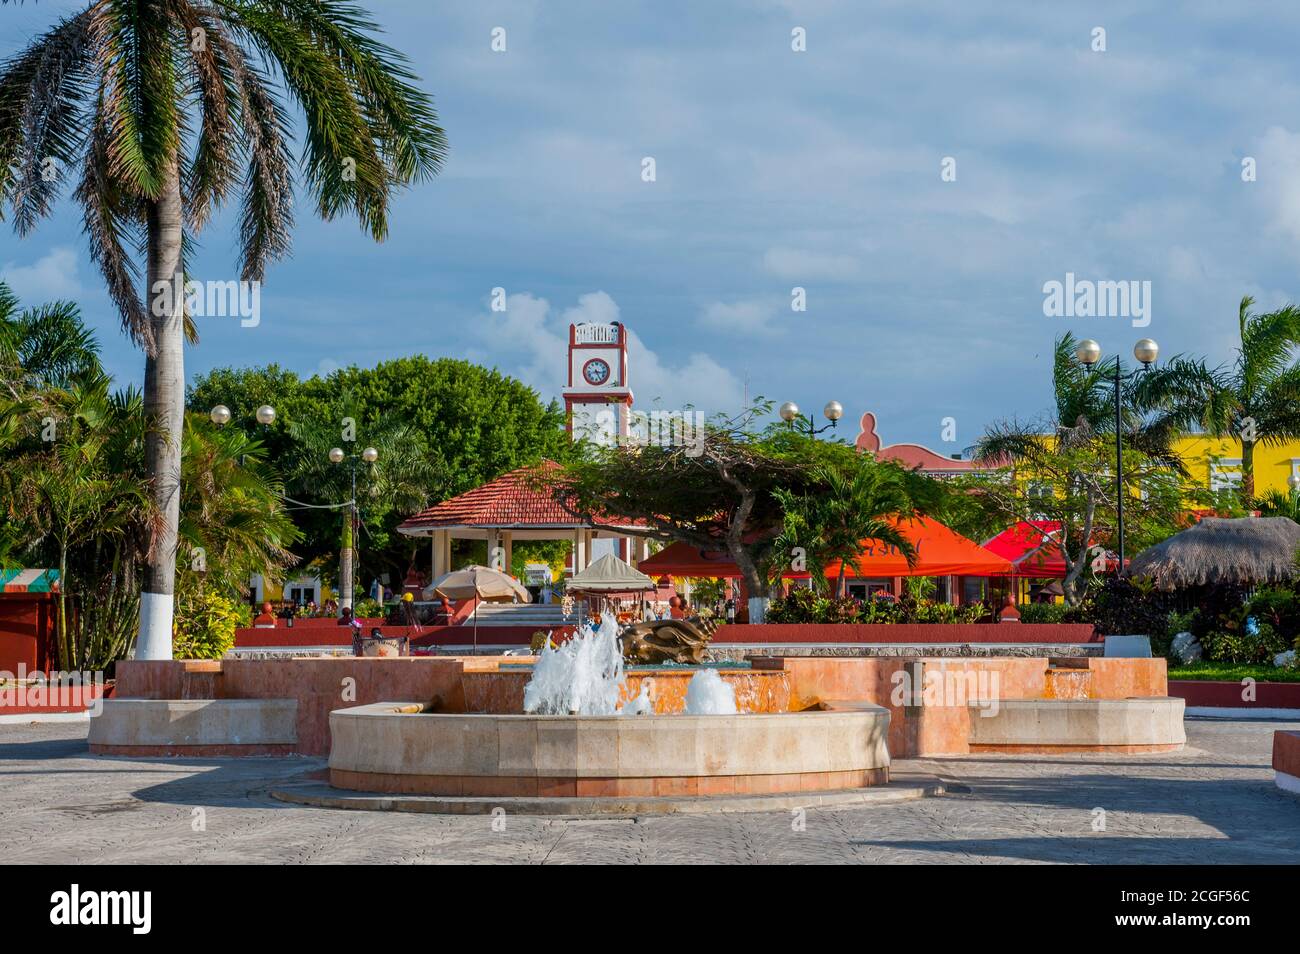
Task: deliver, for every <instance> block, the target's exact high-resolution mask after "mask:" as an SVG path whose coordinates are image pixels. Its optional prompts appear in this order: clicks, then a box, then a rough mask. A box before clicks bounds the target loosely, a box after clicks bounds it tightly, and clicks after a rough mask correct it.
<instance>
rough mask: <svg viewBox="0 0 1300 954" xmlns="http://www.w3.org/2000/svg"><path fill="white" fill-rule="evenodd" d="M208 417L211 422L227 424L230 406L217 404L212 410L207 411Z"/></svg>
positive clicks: (218, 424) (219, 424)
mask: <svg viewBox="0 0 1300 954" xmlns="http://www.w3.org/2000/svg"><path fill="white" fill-rule="evenodd" d="M208 417H209V418H211V419H212V423H213V424H216V425H217V426H221V425H222V424H229V423H230V408H228V407H226V406H225V405H224V404H218V405H217V406H216V407H214V408H213V409H212V410H210V411H208Z"/></svg>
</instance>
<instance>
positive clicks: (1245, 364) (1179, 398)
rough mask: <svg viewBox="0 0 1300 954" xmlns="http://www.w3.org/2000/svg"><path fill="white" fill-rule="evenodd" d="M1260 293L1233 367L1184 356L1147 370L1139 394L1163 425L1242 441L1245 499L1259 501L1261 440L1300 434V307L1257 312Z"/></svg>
mask: <svg viewBox="0 0 1300 954" xmlns="http://www.w3.org/2000/svg"><path fill="white" fill-rule="evenodd" d="M1254 304H1255V300H1254V299H1253V298H1251V297H1250V296H1249V295H1247V296H1246V297H1244V298H1242V299H1241V305H1240V306H1239V308H1238V309H1237V334H1238V341H1239V342H1240V343H1239V344H1238V346H1237V357H1236V360H1235V361H1234V362H1233V364H1232V366H1231V367H1230V368H1224V367H1217V368H1209V367H1207V366H1206V364H1205V362H1204V360H1198V359H1192V358H1183V357H1177V358H1174V359H1173V360H1171V361H1169V362H1168V363H1167V364H1166V365H1165V366H1164V367H1162V368H1160V369H1159V370H1157V371H1154V372H1152V373H1151V374H1149V375H1144V376H1143V379H1142V380H1141V381H1140V382H1139V385H1138V387H1137V388H1136V391H1135V397H1136V399H1137V401H1138V402H1139V403H1140V404H1141V405H1142V406H1143V407H1146V408H1149V409H1151V410H1153V411H1155V412H1156V414H1157V420H1159V421H1160V422H1161V424H1162V426H1165V427H1168V428H1171V429H1175V428H1176V429H1183V430H1195V431H1200V432H1202V433H1205V434H1209V435H1211V436H1213V437H1235V438H1237V439H1239V440H1240V441H1241V501H1242V505H1243V506H1245V507H1246V508H1248V509H1249V508H1250V507H1252V506H1253V504H1254V501H1255V447H1256V445H1257V444H1261V443H1263V444H1280V443H1282V442H1283V441H1288V440H1294V439H1296V438H1300V362H1297V361H1295V360H1294V358H1295V349H1296V347H1297V345H1300V309H1298V308H1296V307H1295V306H1294V305H1286V306H1284V307H1282V308H1279V309H1277V310H1276V311H1271V312H1269V313H1268V314H1265V315H1255V314H1251V311H1250V309H1251V306H1252V305H1254Z"/></svg>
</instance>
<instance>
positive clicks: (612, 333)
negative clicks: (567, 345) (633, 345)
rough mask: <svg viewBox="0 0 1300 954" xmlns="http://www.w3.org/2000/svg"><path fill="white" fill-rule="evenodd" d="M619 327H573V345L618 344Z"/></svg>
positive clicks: (614, 325) (591, 325)
mask: <svg viewBox="0 0 1300 954" xmlns="http://www.w3.org/2000/svg"><path fill="white" fill-rule="evenodd" d="M618 334H619V326H618V325H617V324H612V325H593V324H582V325H574V328H573V340H574V343H575V344H618Z"/></svg>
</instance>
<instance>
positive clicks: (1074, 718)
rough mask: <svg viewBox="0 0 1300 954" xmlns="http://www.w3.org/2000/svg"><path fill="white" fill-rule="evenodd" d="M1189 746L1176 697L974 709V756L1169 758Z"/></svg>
mask: <svg viewBox="0 0 1300 954" xmlns="http://www.w3.org/2000/svg"><path fill="white" fill-rule="evenodd" d="M1186 742H1187V736H1186V734H1185V733H1184V731H1183V700H1182V699H1179V698H1176V697H1169V696H1153V697H1147V698H1130V699H1003V700H1001V701H1000V702H999V703H998V704H997V705H996V706H992V705H988V706H971V707H970V750H971V752H1009V753H1041V754H1051V753H1065V752H1135V753H1136V752H1170V751H1174V750H1176V749H1181V748H1182V747H1183V745H1184V744H1185V743H1186Z"/></svg>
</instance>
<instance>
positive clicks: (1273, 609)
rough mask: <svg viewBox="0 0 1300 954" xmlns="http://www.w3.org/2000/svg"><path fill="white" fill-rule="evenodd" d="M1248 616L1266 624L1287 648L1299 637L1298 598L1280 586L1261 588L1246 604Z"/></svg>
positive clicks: (1299, 616)
mask: <svg viewBox="0 0 1300 954" xmlns="http://www.w3.org/2000/svg"><path fill="white" fill-rule="evenodd" d="M1246 608H1247V611H1248V613H1249V615H1251V616H1253V617H1254V618H1255V619H1257V620H1258V621H1259V622H1260V623H1268V624H1269V625H1270V626H1272V627H1273V629H1274V630H1276V631H1277V634H1278V636H1279V637H1280V638H1281V639H1282V641H1283V642H1285V643H1286V644H1287V645H1288V646H1289V645H1292V644H1294V642H1295V640H1296V639H1297V637H1300V597H1297V596H1296V592H1295V591H1294V590H1292V589H1288V588H1286V587H1282V586H1263V587H1260V588H1259V589H1258V590H1256V591H1255V593H1254V594H1253V595H1252V596H1251V598H1250V602H1248V603H1247V604H1246Z"/></svg>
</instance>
